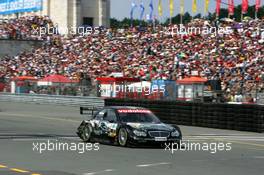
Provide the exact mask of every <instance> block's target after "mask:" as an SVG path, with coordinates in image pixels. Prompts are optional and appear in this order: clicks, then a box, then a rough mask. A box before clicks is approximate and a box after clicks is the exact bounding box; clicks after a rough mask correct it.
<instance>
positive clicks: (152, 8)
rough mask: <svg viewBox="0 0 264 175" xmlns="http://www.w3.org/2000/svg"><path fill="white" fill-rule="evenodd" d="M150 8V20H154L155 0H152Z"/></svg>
mask: <svg viewBox="0 0 264 175" xmlns="http://www.w3.org/2000/svg"><path fill="white" fill-rule="evenodd" d="M149 8H150V14H149V19H150V21H152V19H153V11H154V6H153V0H150V3H149Z"/></svg>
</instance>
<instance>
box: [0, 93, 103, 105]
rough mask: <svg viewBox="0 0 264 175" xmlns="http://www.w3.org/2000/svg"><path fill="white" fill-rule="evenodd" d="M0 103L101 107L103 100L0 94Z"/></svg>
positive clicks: (95, 98) (79, 97)
mask: <svg viewBox="0 0 264 175" xmlns="http://www.w3.org/2000/svg"><path fill="white" fill-rule="evenodd" d="M0 101H11V102H24V103H34V104H52V105H63V106H78V107H79V106H84V107H103V106H104V100H103V99H101V98H98V97H81V96H62V95H40V94H9V93H0Z"/></svg>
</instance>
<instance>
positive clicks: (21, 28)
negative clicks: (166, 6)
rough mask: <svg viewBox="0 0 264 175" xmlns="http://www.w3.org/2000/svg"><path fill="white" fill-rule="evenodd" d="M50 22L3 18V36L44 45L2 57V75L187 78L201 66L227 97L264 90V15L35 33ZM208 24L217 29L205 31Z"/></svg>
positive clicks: (202, 73) (202, 72) (201, 72)
mask: <svg viewBox="0 0 264 175" xmlns="http://www.w3.org/2000/svg"><path fill="white" fill-rule="evenodd" d="M47 24H49V25H53V24H52V22H51V20H50V19H49V18H48V17H22V18H20V19H16V20H11V21H10V23H0V38H23V39H43V40H45V42H44V44H43V46H42V47H40V48H36V49H33V50H31V51H28V52H22V53H20V54H19V55H16V56H14V57H10V56H5V57H3V58H1V60H0V74H2V76H4V77H5V78H7V79H8V78H12V77H15V76H19V75H29V76H36V77H38V78H41V77H45V76H46V75H49V74H55V73H57V74H63V75H65V76H67V77H69V78H71V79H78V78H79V75H80V73H85V74H88V75H89V76H90V77H91V78H92V80H94V79H95V78H96V77H98V76H107V75H109V74H111V73H113V72H122V73H123V74H124V76H126V77H139V78H141V79H142V80H148V81H150V80H154V79H170V80H177V79H182V78H184V77H188V76H191V74H192V72H193V71H196V72H198V73H199V75H200V76H201V77H204V78H207V79H208V80H221V83H222V90H223V91H224V92H225V94H226V98H231V97H232V96H235V95H238V94H250V93H253V92H256V91H258V92H261V91H264V83H263V80H264V46H263V44H264V35H263V34H264V33H262V30H261V29H262V28H263V27H264V20H250V19H248V20H246V21H243V22H241V23H238V22H232V21H228V22H226V21H222V22H220V23H218V24H216V23H214V22H210V21H206V20H203V19H196V20H193V21H192V22H190V23H188V24H185V25H183V26H182V25H181V26H180V25H175V26H172V25H171V26H161V25H157V26H155V27H154V28H153V27H152V26H149V27H146V28H137V27H134V28H128V29H103V28H102V29H100V31H99V32H98V31H97V30H95V31H93V32H92V33H87V34H86V35H70V36H67V37H65V36H64V35H51V36H42V37H43V38H38V37H39V36H37V35H34V34H32V31H33V30H32V29H33V28H36V27H40V26H46V25H47ZM216 25H217V26H216ZM191 27H195V28H197V29H199V31H203V32H199V33H197V31H192V32H188V31H187V30H186V29H188V28H191ZM206 28H214V29H216V32H212V31H210V32H204V30H205V29H206ZM220 29H223V30H222V31H221V32H220ZM263 29H264V28H263ZM182 31H185V32H182ZM186 31H187V32H186Z"/></svg>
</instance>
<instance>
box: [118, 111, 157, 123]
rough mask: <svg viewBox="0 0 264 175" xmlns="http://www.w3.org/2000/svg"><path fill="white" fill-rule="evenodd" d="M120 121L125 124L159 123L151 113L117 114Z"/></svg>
mask: <svg viewBox="0 0 264 175" xmlns="http://www.w3.org/2000/svg"><path fill="white" fill-rule="evenodd" d="M118 113H119V117H120V121H121V122H126V123H160V120H159V119H158V118H157V117H156V116H155V115H154V114H153V113H152V112H118Z"/></svg>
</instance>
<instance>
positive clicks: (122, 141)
mask: <svg viewBox="0 0 264 175" xmlns="http://www.w3.org/2000/svg"><path fill="white" fill-rule="evenodd" d="M127 142H128V133H127V131H126V129H125V128H121V129H120V130H119V132H118V143H119V145H120V146H127Z"/></svg>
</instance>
